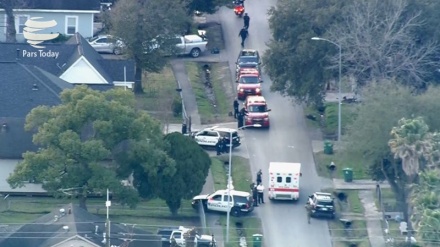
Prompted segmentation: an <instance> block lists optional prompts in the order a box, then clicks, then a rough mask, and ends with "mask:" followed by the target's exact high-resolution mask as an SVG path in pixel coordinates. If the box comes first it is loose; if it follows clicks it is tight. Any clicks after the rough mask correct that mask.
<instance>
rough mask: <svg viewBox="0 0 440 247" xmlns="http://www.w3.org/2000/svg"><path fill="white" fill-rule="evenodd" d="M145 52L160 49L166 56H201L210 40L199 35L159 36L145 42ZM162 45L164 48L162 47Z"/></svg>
mask: <svg viewBox="0 0 440 247" xmlns="http://www.w3.org/2000/svg"><path fill="white" fill-rule="evenodd" d="M143 45H144V48H145V53H147V54H148V53H150V52H154V51H156V50H159V51H160V52H163V53H164V55H165V56H171V55H190V56H191V57H194V58H196V57H199V56H200V55H201V54H202V53H203V52H205V51H206V49H207V45H208V40H207V39H205V38H204V37H201V36H199V35H185V36H175V37H161V36H158V37H157V38H156V39H153V40H152V41H150V42H145V43H144V44H143ZM161 47H162V49H160V48H161Z"/></svg>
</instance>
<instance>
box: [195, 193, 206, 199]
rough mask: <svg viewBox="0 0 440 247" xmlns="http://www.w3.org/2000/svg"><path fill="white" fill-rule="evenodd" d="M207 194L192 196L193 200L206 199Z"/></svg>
mask: <svg viewBox="0 0 440 247" xmlns="http://www.w3.org/2000/svg"><path fill="white" fill-rule="evenodd" d="M208 196H209V195H208V194H206V195H198V196H195V197H193V200H202V199H206V198H208Z"/></svg>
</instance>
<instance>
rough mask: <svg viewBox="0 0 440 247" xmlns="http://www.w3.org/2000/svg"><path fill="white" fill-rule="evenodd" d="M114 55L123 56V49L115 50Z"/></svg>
mask: <svg viewBox="0 0 440 247" xmlns="http://www.w3.org/2000/svg"><path fill="white" fill-rule="evenodd" d="M113 54H115V55H121V54H122V50H121V48H115V49H114V50H113Z"/></svg>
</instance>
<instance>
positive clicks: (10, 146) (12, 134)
mask: <svg viewBox="0 0 440 247" xmlns="http://www.w3.org/2000/svg"><path fill="white" fill-rule="evenodd" d="M0 71H2V76H1V77H0V99H2V100H1V101H2V103H1V104H0V157H1V158H9V159H20V158H21V156H22V153H23V152H25V151H35V150H36V147H35V145H34V144H33V143H32V133H31V132H26V131H25V130H24V123H25V118H26V115H27V114H28V113H29V112H30V111H31V110H32V109H33V108H35V107H37V106H40V105H47V106H54V105H57V104H59V103H60V102H61V100H60V98H59V97H60V96H59V94H60V93H61V91H63V90H64V89H68V88H72V87H73V85H72V84H70V83H68V82H66V81H64V80H62V79H60V78H58V77H57V76H54V75H52V74H51V73H48V72H47V71H44V70H42V69H41V68H39V67H37V66H34V65H25V64H22V63H20V62H18V61H12V62H0Z"/></svg>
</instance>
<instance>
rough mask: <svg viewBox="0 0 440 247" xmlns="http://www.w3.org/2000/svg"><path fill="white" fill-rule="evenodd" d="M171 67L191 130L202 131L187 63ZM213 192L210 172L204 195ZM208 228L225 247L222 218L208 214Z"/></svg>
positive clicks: (176, 128) (220, 246) (176, 127)
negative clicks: (189, 118)
mask: <svg viewBox="0 0 440 247" xmlns="http://www.w3.org/2000/svg"><path fill="white" fill-rule="evenodd" d="M171 66H172V69H173V73H174V77H175V78H176V80H177V83H178V87H179V88H181V89H182V100H183V105H184V108H185V111H186V113H187V115H188V117H191V123H192V126H191V130H199V129H202V128H203V126H202V123H201V120H200V115H199V110H198V108H197V101H196V97H195V94H194V91H193V89H192V86H191V82H190V81H189V78H188V74H187V72H186V69H185V63H184V61H183V60H181V59H175V60H172V61H171ZM165 128H167V130H168V133H171V132H176V131H177V132H181V131H182V125H180V124H178V125H168V126H166V127H165ZM212 192H214V180H213V177H212V174H211V171H210V172H209V173H208V177H207V178H206V181H205V185H204V186H203V189H202V193H212ZM206 227H207V231H205V233H207V232H209V233H211V234H214V237H215V239H216V241H217V247H224V236H223V227H222V226H221V225H220V216H219V215H215V214H206Z"/></svg>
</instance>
